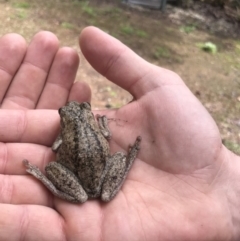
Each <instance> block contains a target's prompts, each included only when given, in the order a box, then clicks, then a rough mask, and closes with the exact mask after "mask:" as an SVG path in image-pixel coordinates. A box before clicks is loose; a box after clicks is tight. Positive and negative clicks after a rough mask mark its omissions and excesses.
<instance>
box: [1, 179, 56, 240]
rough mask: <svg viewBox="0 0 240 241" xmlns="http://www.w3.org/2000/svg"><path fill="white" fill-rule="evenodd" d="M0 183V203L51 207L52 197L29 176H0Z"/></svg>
mask: <svg viewBox="0 0 240 241" xmlns="http://www.w3.org/2000/svg"><path fill="white" fill-rule="evenodd" d="M0 182H1V188H0V203H9V204H38V205H44V206H52V203H53V195H52V194H51V193H50V192H49V191H48V189H47V188H46V187H45V186H44V185H43V184H42V183H41V182H40V181H38V180H37V179H35V178H34V177H33V176H31V175H22V176H18V175H1V174H0ZM0 240H1V239H0Z"/></svg>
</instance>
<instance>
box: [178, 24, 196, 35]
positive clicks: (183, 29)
mask: <svg viewBox="0 0 240 241" xmlns="http://www.w3.org/2000/svg"><path fill="white" fill-rule="evenodd" d="M195 30H196V26H195V25H185V26H182V27H180V31H181V32H184V33H187V34H189V33H192V32H194V31H195Z"/></svg>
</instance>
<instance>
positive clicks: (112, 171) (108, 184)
mask: <svg viewBox="0 0 240 241" xmlns="http://www.w3.org/2000/svg"><path fill="white" fill-rule="evenodd" d="M140 142H141V137H140V136H138V137H137V139H136V141H135V143H134V145H133V146H130V148H129V152H128V155H127V156H125V155H124V154H123V153H122V152H117V153H115V154H114V155H113V156H111V157H110V159H108V161H109V162H110V163H109V169H108V172H107V174H106V176H105V178H104V182H103V185H102V193H101V199H102V200H103V201H106V202H108V201H110V200H111V199H113V198H114V196H115V195H116V194H117V193H118V191H119V190H120V188H121V186H122V184H123V182H124V180H125V178H126V176H127V174H128V172H129V170H130V168H131V166H132V164H133V161H134V160H135V159H136V157H137V154H138V152H139V150H140Z"/></svg>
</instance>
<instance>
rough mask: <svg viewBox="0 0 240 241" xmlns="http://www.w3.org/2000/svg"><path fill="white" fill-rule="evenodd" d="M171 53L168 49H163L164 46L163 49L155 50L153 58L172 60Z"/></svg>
mask: <svg viewBox="0 0 240 241" xmlns="http://www.w3.org/2000/svg"><path fill="white" fill-rule="evenodd" d="M170 55H171V54H170V51H169V49H167V48H166V47H163V46H161V47H157V48H156V49H155V52H154V54H153V57H154V58H155V59H161V58H170Z"/></svg>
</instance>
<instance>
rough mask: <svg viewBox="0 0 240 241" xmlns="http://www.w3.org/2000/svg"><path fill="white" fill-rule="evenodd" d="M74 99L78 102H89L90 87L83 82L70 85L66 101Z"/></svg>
mask: <svg viewBox="0 0 240 241" xmlns="http://www.w3.org/2000/svg"><path fill="white" fill-rule="evenodd" d="M73 100H76V101H78V102H79V103H81V102H84V101H87V102H89V103H90V102H91V89H90V87H89V85H88V84H87V83H85V82H79V81H78V82H75V83H74V84H73V85H72V88H71V91H70V94H69V97H68V101H73Z"/></svg>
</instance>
